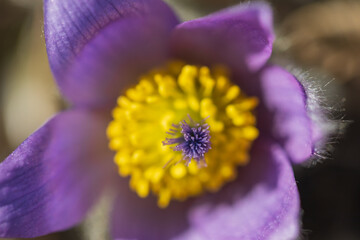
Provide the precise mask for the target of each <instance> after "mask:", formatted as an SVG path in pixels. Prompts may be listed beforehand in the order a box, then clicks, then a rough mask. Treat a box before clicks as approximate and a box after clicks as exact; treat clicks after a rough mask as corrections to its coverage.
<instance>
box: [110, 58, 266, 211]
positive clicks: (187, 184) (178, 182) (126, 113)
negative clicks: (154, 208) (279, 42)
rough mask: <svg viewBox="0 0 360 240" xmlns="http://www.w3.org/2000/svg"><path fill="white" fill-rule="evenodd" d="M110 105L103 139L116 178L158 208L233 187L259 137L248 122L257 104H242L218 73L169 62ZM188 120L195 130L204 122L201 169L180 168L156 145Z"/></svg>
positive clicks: (249, 100)
mask: <svg viewBox="0 0 360 240" xmlns="http://www.w3.org/2000/svg"><path fill="white" fill-rule="evenodd" d="M117 103H118V106H117V107H116V108H115V109H114V110H113V112H112V115H113V121H111V122H110V124H109V126H108V128H107V136H108V138H109V147H110V149H112V150H114V151H115V152H116V155H115V158H114V162H115V163H116V164H117V165H118V168H119V174H120V175H121V176H123V177H127V176H129V177H130V182H129V185H130V188H131V189H133V190H134V191H135V192H136V193H137V194H138V195H139V197H142V198H145V197H147V196H148V195H149V194H150V193H152V194H154V195H156V196H157V197H158V206H159V207H161V208H165V207H167V206H168V205H169V203H170V201H171V200H172V199H176V200H180V201H182V200H185V199H187V198H189V197H192V196H197V195H200V194H202V193H204V192H205V191H210V192H213V191H217V190H219V189H220V188H221V187H222V186H223V185H224V184H225V183H227V182H229V181H232V180H234V179H235V178H236V174H237V168H238V167H239V166H243V165H245V164H247V162H248V160H249V157H248V152H249V149H250V147H251V144H252V142H253V141H254V140H255V139H256V138H257V136H258V134H259V133H258V130H257V128H256V127H255V124H256V118H255V116H254V114H253V111H254V109H255V107H256V106H257V104H258V100H257V99H256V98H254V97H247V96H246V95H245V94H244V93H243V91H242V90H241V89H240V88H239V86H237V85H234V84H233V83H231V81H230V80H229V78H228V75H227V73H226V71H224V69H220V68H219V69H216V68H214V69H211V70H210V69H209V68H208V67H205V66H193V65H184V64H183V63H180V62H172V63H170V64H169V65H168V66H167V67H165V68H163V69H158V70H155V71H153V72H151V73H149V74H147V75H145V76H143V77H141V78H140V81H139V84H138V85H136V86H135V87H133V88H130V89H128V90H127V91H126V93H125V95H123V96H120V97H119V98H118V100H117ZM187 115H190V116H191V118H192V119H194V121H197V122H199V121H201V120H202V119H204V118H207V117H208V118H207V119H206V123H207V124H208V125H209V126H210V136H211V149H210V150H209V152H208V153H206V154H205V161H206V164H207V166H206V167H202V166H200V165H198V164H197V162H196V161H195V160H194V159H193V160H192V161H191V162H190V163H189V164H188V165H186V164H185V162H184V161H182V159H183V156H182V154H181V152H177V151H174V150H172V149H171V148H170V147H169V146H163V144H162V142H163V141H164V140H165V139H166V137H167V134H166V132H168V131H169V129H170V128H171V127H172V124H178V123H179V122H180V121H182V120H184V119H187Z"/></svg>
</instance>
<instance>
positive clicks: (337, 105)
mask: <svg viewBox="0 0 360 240" xmlns="http://www.w3.org/2000/svg"><path fill="white" fill-rule="evenodd" d="M287 69H288V71H289V72H291V73H292V74H293V75H294V76H295V77H296V78H297V80H298V81H299V82H300V83H301V84H302V86H303V87H304V90H305V93H306V97H307V98H306V107H307V111H308V114H309V117H310V119H311V121H312V124H313V126H314V128H313V129H314V130H320V132H319V134H320V135H321V137H319V138H318V141H317V142H316V145H315V149H314V150H315V151H314V154H313V156H312V158H311V159H310V161H308V163H309V164H310V165H314V164H316V163H318V162H322V161H323V160H324V159H328V158H330V157H331V154H330V153H332V152H333V150H334V144H336V143H338V141H339V138H340V137H341V135H342V134H343V132H344V131H343V130H344V129H345V127H346V125H347V122H346V121H345V120H343V118H344V108H343V104H344V102H345V98H344V97H342V96H343V94H342V91H341V87H340V86H339V84H338V83H337V82H336V80H335V79H333V78H330V77H329V76H326V75H325V74H322V73H320V72H317V71H315V70H304V69H301V68H299V67H294V66H288V67H287ZM315 135H316V133H314V138H317V137H316V136H315Z"/></svg>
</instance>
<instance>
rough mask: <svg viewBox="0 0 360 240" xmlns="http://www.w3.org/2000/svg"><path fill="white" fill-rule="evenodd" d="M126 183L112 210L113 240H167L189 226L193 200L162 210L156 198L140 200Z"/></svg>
mask: <svg viewBox="0 0 360 240" xmlns="http://www.w3.org/2000/svg"><path fill="white" fill-rule="evenodd" d="M127 182H128V181H126V180H123V182H122V184H121V185H122V187H121V189H119V194H118V198H117V200H116V201H115V206H114V209H113V211H112V221H111V235H112V237H113V239H119V240H120V239H121V240H125V239H138V240H142V239H146V240H168V239H173V238H174V237H176V236H178V235H180V234H181V233H182V232H183V231H185V230H186V229H187V228H188V227H189V226H188V224H189V223H188V221H187V219H186V214H187V209H188V207H189V203H190V201H187V202H185V203H179V202H171V203H170V206H168V207H167V208H166V209H160V208H159V207H158V205H157V202H156V199H155V198H154V197H148V198H147V199H142V198H140V197H138V196H137V195H136V193H134V192H131V191H130V189H129V187H128V183H127Z"/></svg>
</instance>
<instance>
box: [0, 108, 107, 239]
mask: <svg viewBox="0 0 360 240" xmlns="http://www.w3.org/2000/svg"><path fill="white" fill-rule="evenodd" d="M105 120H106V119H105V118H104V117H102V116H101V115H99V114H95V113H91V112H86V111H80V110H78V111H68V112H64V113H61V114H59V115H57V116H56V117H54V118H53V119H51V120H50V121H49V122H47V123H46V124H45V125H44V126H43V127H41V128H40V129H39V130H38V131H36V132H35V133H33V134H32V135H31V136H30V137H29V138H28V139H26V140H25V141H24V142H23V143H22V144H21V145H20V146H19V147H18V148H17V149H16V150H15V151H14V152H13V153H12V154H11V155H10V156H9V157H8V158H7V159H5V160H4V162H3V163H1V164H0V237H34V236H39V235H44V234H47V233H50V232H53V231H58V230H63V229H66V228H69V227H71V226H73V225H74V224H77V223H79V221H81V220H82V219H83V217H84V216H85V214H86V212H87V211H88V210H89V208H90V207H91V206H92V205H93V204H94V202H95V201H96V199H97V198H98V197H99V195H100V193H101V192H102V190H103V189H104V187H105V184H107V183H108V180H110V177H111V176H113V175H112V174H111V173H112V169H113V166H112V160H111V158H112V154H111V153H110V152H109V151H108V150H107V141H106V135H105V129H106V122H107V121H105Z"/></svg>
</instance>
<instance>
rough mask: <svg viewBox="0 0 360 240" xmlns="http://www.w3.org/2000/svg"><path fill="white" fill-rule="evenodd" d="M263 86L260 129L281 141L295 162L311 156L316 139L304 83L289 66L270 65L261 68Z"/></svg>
mask: <svg viewBox="0 0 360 240" xmlns="http://www.w3.org/2000/svg"><path fill="white" fill-rule="evenodd" d="M259 86H260V88H261V91H262V99H261V101H260V102H261V106H260V108H259V114H258V125H259V128H260V131H261V132H263V133H266V134H268V135H270V136H272V137H274V138H275V139H276V140H277V141H278V142H279V143H281V145H282V146H283V147H284V149H285V150H286V152H287V154H288V156H289V157H290V159H291V160H292V161H293V162H294V163H300V162H302V161H305V160H307V159H308V158H309V157H310V156H311V155H312V153H313V149H314V145H315V142H314V141H316V139H314V138H313V133H312V131H313V128H312V123H311V120H310V118H309V116H308V113H307V109H306V95H305V92H304V89H303V87H302V85H301V84H300V83H299V81H297V80H296V78H295V77H294V76H293V75H292V74H290V73H289V72H287V71H286V70H284V69H282V68H280V67H277V66H268V67H266V68H264V70H263V71H261V72H260V84H259Z"/></svg>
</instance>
